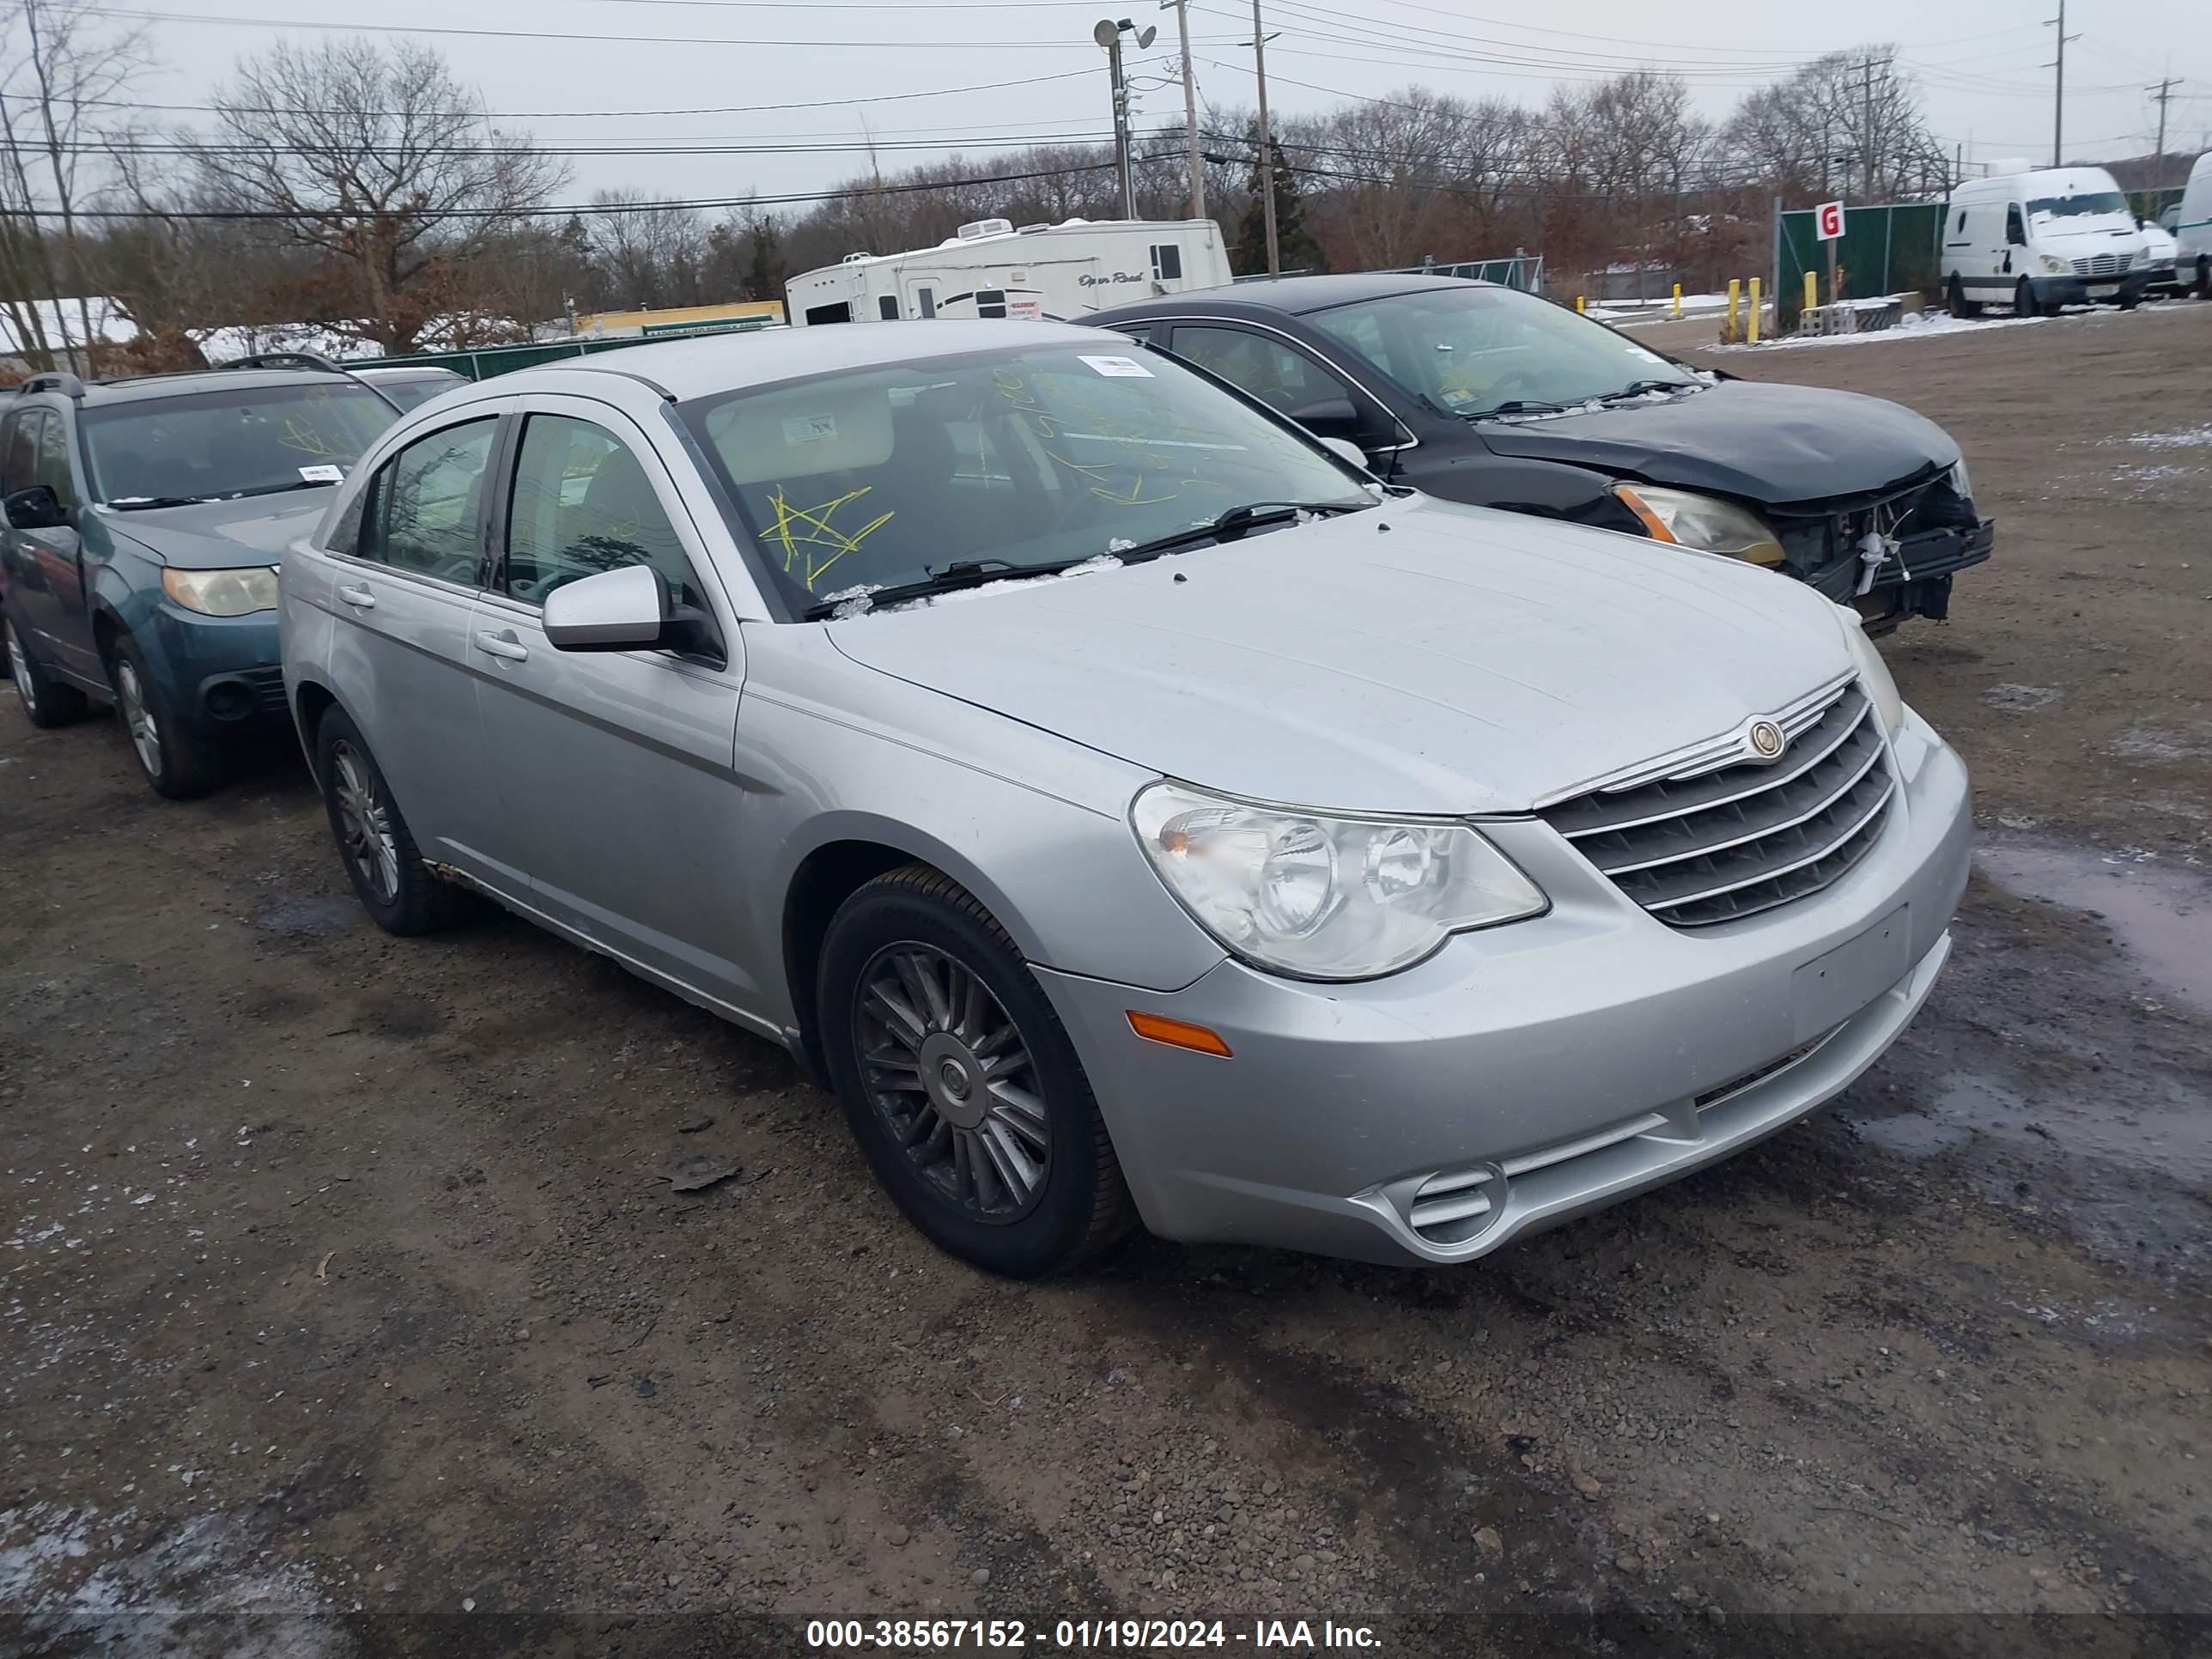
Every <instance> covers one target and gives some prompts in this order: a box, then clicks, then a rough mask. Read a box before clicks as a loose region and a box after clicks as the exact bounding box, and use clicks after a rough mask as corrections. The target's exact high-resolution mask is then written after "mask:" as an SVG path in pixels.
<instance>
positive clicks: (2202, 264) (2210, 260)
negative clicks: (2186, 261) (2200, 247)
mask: <svg viewBox="0 0 2212 1659" xmlns="http://www.w3.org/2000/svg"><path fill="white" fill-rule="evenodd" d="M2197 298H2198V299H2200V300H2212V256H2207V255H2204V254H2201V253H2200V254H2198V255H2197Z"/></svg>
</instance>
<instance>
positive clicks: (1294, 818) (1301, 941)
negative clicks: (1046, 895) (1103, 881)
mask: <svg viewBox="0 0 2212 1659" xmlns="http://www.w3.org/2000/svg"><path fill="white" fill-rule="evenodd" d="M1129 816H1130V822H1131V823H1133V825H1134V826H1135V828H1136V831H1137V838H1138V840H1139V841H1140V842H1143V843H1144V848H1145V851H1146V854H1147V855H1148V856H1149V857H1150V858H1151V859H1152V866H1153V867H1154V868H1155V869H1157V870H1158V872H1160V877H1161V878H1162V879H1163V880H1164V881H1165V882H1166V883H1167V886H1168V890H1169V891H1170V892H1171V893H1173V894H1174V895H1175V896H1176V898H1177V899H1179V900H1181V901H1182V905H1183V908H1185V909H1187V910H1188V911H1189V912H1190V914H1191V915H1193V916H1194V917H1195V918H1196V919H1197V921H1198V924H1199V926H1200V927H1203V928H1205V929H1206V932H1207V933H1211V934H1212V935H1213V936H1214V938H1216V939H1219V940H1220V941H1221V942H1222V944H1223V945H1226V946H1227V947H1228V948H1229V949H1230V950H1231V951H1234V952H1236V954H1237V955H1238V956H1240V957H1243V958H1244V959H1245V960H1246V961H1248V962H1250V963H1255V965H1257V966H1259V967H1261V968H1267V969H1273V970H1275V971H1276V972H1279V973H1285V974H1293V975H1297V976H1298V977H1300V978H1302V979H1328V980H1346V979H1373V978H1375V977H1376V976H1377V975H1383V974H1389V973H1395V972H1396V971H1397V970H1398V969H1401V968H1410V967H1412V966H1413V964H1414V963H1417V962H1419V961H1420V960H1421V959H1422V958H1423V957H1426V956H1428V955H1430V954H1431V952H1432V951H1435V950H1436V949H1437V947H1438V946H1439V945H1442V944H1443V942H1444V940H1445V939H1446V938H1447V937H1449V935H1450V934H1453V933H1460V932H1462V931H1464V930H1465V929H1467V928H1470V927H1490V926H1492V924H1494V923H1497V922H1501V921H1518V920H1520V919H1521V918H1522V917H1523V916H1533V915H1541V914H1542V913H1543V912H1544V911H1545V910H1546V909H1547V908H1549V907H1550V901H1549V900H1547V898H1545V896H1544V894H1543V891H1542V890H1541V889H1540V888H1539V887H1538V886H1537V885H1536V884H1535V883H1534V882H1532V881H1530V880H1529V879H1528V877H1526V876H1524V875H1522V873H1521V872H1520V871H1519V870H1518V869H1517V868H1516V867H1515V866H1514V865H1513V864H1512V863H1511V862H1510V860H1507V858H1506V857H1505V855H1504V854H1503V853H1500V852H1499V851H1498V849H1497V848H1495V847H1492V845H1491V844H1490V843H1489V842H1487V841H1486V840H1484V839H1483V837H1482V836H1480V835H1478V834H1476V833H1475V831H1474V830H1473V829H1469V828H1468V826H1467V825H1465V824H1463V823H1449V822H1445V821H1441V820H1431V821H1427V822H1421V821H1418V820H1416V821H1395V822H1394V821H1389V820H1385V819H1376V818H1349V817H1328V816H1326V815H1324V814H1322V813H1318V812H1305V811H1299V810H1297V808H1295V807H1273V806H1255V805H1248V804H1247V803H1245V802H1243V801H1237V800H1227V799H1222V798H1221V797H1219V796H1216V795H1207V794H1201V793H1200V792H1198V791H1197V790H1195V789H1189V788H1186V787H1183V786H1182V785H1181V784H1174V783H1155V784H1152V785H1151V786H1149V787H1146V789H1145V790H1144V791H1143V792H1142V793H1139V795H1138V797H1137V799H1136V800H1135V802H1134V803H1133V805H1132V806H1131V807H1130V812H1129Z"/></svg>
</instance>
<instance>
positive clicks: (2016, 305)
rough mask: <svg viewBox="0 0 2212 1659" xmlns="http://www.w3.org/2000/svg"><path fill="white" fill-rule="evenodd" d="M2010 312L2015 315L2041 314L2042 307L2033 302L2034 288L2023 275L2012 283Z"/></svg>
mask: <svg viewBox="0 0 2212 1659" xmlns="http://www.w3.org/2000/svg"><path fill="white" fill-rule="evenodd" d="M2012 314H2013V315H2014V316H2015V317H2039V316H2041V315H2042V314H2043V307H2041V306H2039V305H2038V304H2036V302H2035V289H2034V288H2033V285H2032V284H2031V283H2029V282H2028V280H2027V277H2025V276H2023V277H2021V279H2020V281H2019V282H2018V283H2015V285H2014V288H2013V291H2012Z"/></svg>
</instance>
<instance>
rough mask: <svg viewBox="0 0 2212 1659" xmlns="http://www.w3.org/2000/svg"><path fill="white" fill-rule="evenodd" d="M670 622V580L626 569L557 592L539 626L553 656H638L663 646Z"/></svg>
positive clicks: (641, 568) (644, 569) (639, 568)
mask: <svg viewBox="0 0 2212 1659" xmlns="http://www.w3.org/2000/svg"><path fill="white" fill-rule="evenodd" d="M673 619H674V608H673V607H672V606H671V605H670V603H669V599H668V579H667V578H666V577H665V576H663V575H662V574H660V573H659V571H658V570H655V569H654V568H653V567H652V566H651V565H649V564H626V565H623V567H621V568H619V569H616V570H602V571H599V573H598V574H595V575H590V576H584V577H580V578H579V579H578V580H574V581H573V582H567V583H564V584H562V586H559V587H556V588H555V589H554V590H553V591H552V592H550V593H548V594H547V595H546V596H545V613H544V617H543V618H542V619H541V621H540V625H541V626H542V627H543V628H544V630H545V639H546V642H547V643H548V644H550V646H552V647H553V648H554V649H555V650H556V651H637V650H641V649H646V648H648V647H653V646H656V645H659V644H661V643H662V642H663V640H664V638H665V635H667V633H668V629H669V623H671V621H672V620H673Z"/></svg>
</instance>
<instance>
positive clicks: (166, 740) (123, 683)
mask: <svg viewBox="0 0 2212 1659" xmlns="http://www.w3.org/2000/svg"><path fill="white" fill-rule="evenodd" d="M107 675H108V679H109V681H110V683H111V684H113V685H114V687H115V714H116V717H117V718H118V720H121V721H122V722H123V730H124V732H125V735H126V736H127V737H129V738H130V739H131V750H132V752H134V753H135V754H136V755H137V757H138V764H139V765H140V766H141V767H143V769H145V773H146V781H147V782H149V783H150V784H152V785H153V786H154V793H155V794H157V795H166V796H167V797H168V798H169V799H171V800H190V799H192V798H193V797H194V796H196V795H204V794H205V793H207V792H208V791H209V790H210V789H212V788H214V787H216V784H218V783H220V782H222V753H221V751H220V750H217V749H216V746H215V744H212V743H210V742H209V741H208V740H207V739H206V738H203V737H202V736H200V735H199V733H198V732H194V731H193V730H192V729H191V727H190V726H186V725H185V723H184V721H183V720H180V719H179V718H178V715H177V711H176V710H175V709H174V708H172V707H171V706H170V704H169V700H168V699H167V697H166V696H163V695H162V694H161V687H160V686H159V685H158V684H156V683H155V679H154V678H153V676H152V675H151V674H149V673H148V672H147V670H146V661H145V659H144V658H143V657H142V656H140V655H139V653H138V648H137V647H136V646H134V645H132V644H131V641H129V640H128V639H120V640H118V641H116V642H115V643H114V644H113V645H112V647H109V649H108V660H107Z"/></svg>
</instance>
